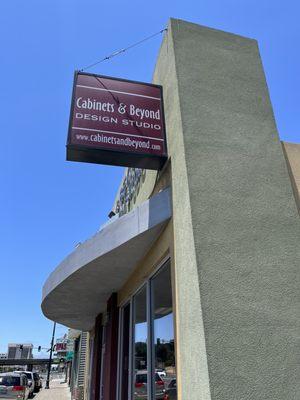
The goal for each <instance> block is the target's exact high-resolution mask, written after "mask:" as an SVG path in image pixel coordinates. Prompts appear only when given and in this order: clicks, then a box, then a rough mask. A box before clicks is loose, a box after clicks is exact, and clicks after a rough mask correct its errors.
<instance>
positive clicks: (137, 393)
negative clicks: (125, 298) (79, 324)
mask: <svg viewBox="0 0 300 400" xmlns="http://www.w3.org/2000/svg"><path fill="white" fill-rule="evenodd" d="M130 321H131V322H130ZM130 327H132V328H131V329H130ZM131 338H132V339H131ZM120 339H121V342H120V343H121V346H120V357H119V360H120V365H119V371H120V372H119V396H118V399H119V400H127V399H131V400H159V399H161V400H162V399H164V400H176V399H177V387H176V386H177V385H176V369H175V346H174V323H173V308H172V285H171V272H170V261H167V262H166V263H165V264H164V265H163V266H162V268H160V269H159V271H158V272H157V273H156V274H155V275H154V276H153V277H152V278H151V279H149V280H148V281H147V282H146V284H145V285H144V286H143V288H142V289H140V290H139V291H138V292H137V294H136V295H135V296H133V297H132V299H131V301H130V303H128V304H127V305H126V306H124V307H123V308H122V310H121V335H120ZM128 393H129V397H128Z"/></svg>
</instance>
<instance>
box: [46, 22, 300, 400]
mask: <svg viewBox="0 0 300 400" xmlns="http://www.w3.org/2000/svg"><path fill="white" fill-rule="evenodd" d="M153 82H154V83H157V84H160V85H162V86H163V90H164V108H165V116H166V129H167V143H168V153H169V158H168V161H167V162H166V164H165V165H164V167H163V169H161V170H160V171H159V172H156V171H149V170H147V171H141V170H138V169H127V170H126V172H125V176H124V179H123V181H122V182H121V186H120V190H119V192H118V195H117V198H116V201H115V204H114V205H113V209H112V211H113V213H111V215H112V214H115V216H114V217H113V218H112V219H111V220H110V222H109V223H107V224H105V225H104V226H103V227H102V228H100V230H99V231H98V232H97V233H96V234H95V235H94V236H93V237H92V238H90V239H89V240H87V241H86V242H84V243H82V244H80V245H79V246H78V247H76V249H75V250H74V251H73V252H72V253H71V254H70V255H69V256H68V257H67V258H66V259H65V260H63V261H62V262H61V264H60V265H59V266H58V267H57V268H56V269H55V270H54V271H53V272H52V274H51V275H50V276H49V278H48V280H47V281H46V282H45V285H44V288H43V300H42V310H43V312H44V314H45V316H47V317H48V318H50V319H52V320H55V321H57V322H59V323H62V324H64V325H66V326H68V327H71V328H74V329H78V330H81V331H83V332H88V333H87V336H86V338H85V341H86V344H85V354H84V358H85V366H86V369H85V371H84V374H83V375H84V378H83V375H82V374H81V377H82V380H81V381H82V382H84V390H83V392H84V394H83V396H84V398H86V399H90V400H115V399H116V400H128V399H130V400H132V399H134V400H138V399H161V400H169V399H170V400H171V399H180V400H181V399H182V400H187V399H188V400H193V399H195V400H221V399H222V400H232V399H238V400H241V399H248V398H249V399H250V398H253V399H256V400H258V399H263V400H269V399H270V400H279V399H280V400H283V399H284V400H292V399H293V400H294V399H296V398H297V396H299V395H300V386H299V384H300V382H299V379H298V377H299V372H300V371H299V363H298V362H297V349H298V350H299V343H298V342H297V340H298V339H297V338H298V337H299V328H300V326H299V286H297V279H298V282H299V261H300V247H299V243H300V221H299V213H298V211H299V145H293V144H283V145H282V144H281V143H280V141H279V139H278V134H277V129H276V124H275V120H274V116H273V111H272V106H271V102H270V99H269V93H268V89H267V84H266V80H265V76H264V71H263V67H262V63H261V59H260V55H259V51H258V46H257V43H256V41H255V40H252V39H248V38H244V37H240V36H237V35H233V34H230V33H225V32H222V31H218V30H214V29H210V28H206V27H202V26H199V25H195V24H191V23H188V22H185V21H181V20H175V19H172V20H170V23H169V26H168V32H167V34H166V36H165V38H164V40H163V43H162V46H161V49H160V53H159V56H158V59H157V63H156V67H155V72H154V77H153ZM75 354H76V347H75V351H74V365H73V367H74V368H77V371H78V366H79V364H80V363H79V361H78V360H79V358H80V355H79V356H78V357H79V358H78V357H77V361H76V360H75V359H76V357H75ZM78 354H79V353H78ZM77 376H80V374H79V375H78V374H77ZM74 397H76V394H74Z"/></svg>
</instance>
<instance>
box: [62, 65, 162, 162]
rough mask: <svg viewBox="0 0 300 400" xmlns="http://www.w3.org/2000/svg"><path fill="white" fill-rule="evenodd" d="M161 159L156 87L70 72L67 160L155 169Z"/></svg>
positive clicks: (158, 90)
mask: <svg viewBox="0 0 300 400" xmlns="http://www.w3.org/2000/svg"><path fill="white" fill-rule="evenodd" d="M166 159H167V147H166V136H165V124H164V113H163V97H162V87H161V86H159V85H152V84H148V83H141V82H134V81H128V80H121V79H116V78H111V77H106V76H101V75H94V74H87V73H82V72H76V73H75V77H74V86H73V96H72V106H71V115H70V124H69V135H68V143H67V160H71V161H82V162H92V163H99V164H110V165H121V166H128V167H139V168H149V169H160V168H161V167H162V165H163V164H164V162H165V161H166Z"/></svg>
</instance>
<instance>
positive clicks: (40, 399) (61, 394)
mask: <svg viewBox="0 0 300 400" xmlns="http://www.w3.org/2000/svg"><path fill="white" fill-rule="evenodd" d="M63 382H64V380H63V379H53V380H51V381H50V385H49V386H50V388H49V389H45V388H43V389H42V390H40V391H39V393H36V394H35V396H34V400H71V393H70V388H69V387H68V385H67V384H66V383H63Z"/></svg>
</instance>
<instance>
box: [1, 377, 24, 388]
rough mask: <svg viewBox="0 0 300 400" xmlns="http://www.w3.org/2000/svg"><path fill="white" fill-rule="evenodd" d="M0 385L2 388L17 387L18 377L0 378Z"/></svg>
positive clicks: (18, 383)
mask: <svg viewBox="0 0 300 400" xmlns="http://www.w3.org/2000/svg"><path fill="white" fill-rule="evenodd" d="M0 385H3V386H19V385H20V377H19V376H9V375H8V376H0Z"/></svg>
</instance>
